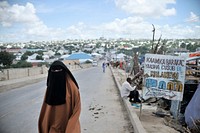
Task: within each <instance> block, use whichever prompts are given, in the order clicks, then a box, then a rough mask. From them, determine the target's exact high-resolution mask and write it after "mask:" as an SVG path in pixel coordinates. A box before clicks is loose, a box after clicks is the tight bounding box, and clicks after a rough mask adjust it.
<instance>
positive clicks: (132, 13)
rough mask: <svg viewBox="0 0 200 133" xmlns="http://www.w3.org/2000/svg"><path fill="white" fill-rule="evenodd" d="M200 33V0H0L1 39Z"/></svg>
mask: <svg viewBox="0 0 200 133" xmlns="http://www.w3.org/2000/svg"><path fill="white" fill-rule="evenodd" d="M152 24H154V26H155V28H156V35H155V38H156V39H158V38H159V36H160V35H161V34H162V39H165V38H168V39H171V38H172V39H179V38H181V39H182V38H183V39H187V38H199V39H200V0H7V1H3V0H0V42H24V41H30V40H32V41H42V40H44V41H47V40H65V39H95V38H99V37H105V38H131V39H152V29H153V27H152Z"/></svg>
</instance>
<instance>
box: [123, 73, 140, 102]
mask: <svg viewBox="0 0 200 133" xmlns="http://www.w3.org/2000/svg"><path fill="white" fill-rule="evenodd" d="M121 97H122V98H126V99H127V98H129V102H131V103H140V102H141V101H140V99H139V92H138V90H137V87H136V86H134V87H132V86H131V78H129V77H128V78H127V79H126V81H125V82H124V83H123V84H122V87H121Z"/></svg>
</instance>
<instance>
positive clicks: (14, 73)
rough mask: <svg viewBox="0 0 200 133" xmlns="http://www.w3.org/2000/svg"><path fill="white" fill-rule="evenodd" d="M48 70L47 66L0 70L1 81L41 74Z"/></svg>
mask: <svg viewBox="0 0 200 133" xmlns="http://www.w3.org/2000/svg"><path fill="white" fill-rule="evenodd" d="M47 72H48V68H47V67H46V66H42V67H31V68H12V69H3V71H1V72H0V81H3V80H11V79H16V78H23V77H29V76H35V75H39V74H45V73H47Z"/></svg>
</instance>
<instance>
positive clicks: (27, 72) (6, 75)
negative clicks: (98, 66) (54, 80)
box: [0, 63, 92, 81]
mask: <svg viewBox="0 0 200 133" xmlns="http://www.w3.org/2000/svg"><path fill="white" fill-rule="evenodd" d="M91 66H92V64H91V63H90V64H81V65H67V67H68V69H69V70H70V71H73V70H77V69H82V68H89V67H91ZM48 69H49V68H47V67H46V66H42V67H31V68H12V69H3V71H0V81H4V80H12V79H17V78H24V77H29V76H35V75H40V74H46V73H48Z"/></svg>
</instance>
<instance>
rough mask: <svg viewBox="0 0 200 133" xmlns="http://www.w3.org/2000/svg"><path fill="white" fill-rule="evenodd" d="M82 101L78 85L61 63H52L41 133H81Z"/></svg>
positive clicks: (42, 114)
mask: <svg viewBox="0 0 200 133" xmlns="http://www.w3.org/2000/svg"><path fill="white" fill-rule="evenodd" d="M80 112H81V100H80V94H79V87H78V84H77V82H76V80H75V78H74V76H73V75H72V73H71V72H70V71H69V69H68V68H67V67H66V66H65V64H63V63H62V62H61V61H55V62H53V63H52V65H51V67H50V69H49V71H48V77H47V90H46V95H45V97H44V102H43V104H42V109H41V112H40V116H39V125H38V129H39V133H80V132H81V129H80V122H79V117H80Z"/></svg>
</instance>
